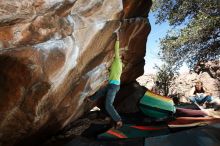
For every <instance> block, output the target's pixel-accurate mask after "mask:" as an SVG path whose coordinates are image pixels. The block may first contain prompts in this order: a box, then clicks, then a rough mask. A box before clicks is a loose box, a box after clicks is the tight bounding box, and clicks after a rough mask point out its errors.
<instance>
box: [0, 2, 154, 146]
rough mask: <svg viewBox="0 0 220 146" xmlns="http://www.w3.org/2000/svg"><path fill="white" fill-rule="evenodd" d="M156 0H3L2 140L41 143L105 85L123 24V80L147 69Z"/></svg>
mask: <svg viewBox="0 0 220 146" xmlns="http://www.w3.org/2000/svg"><path fill="white" fill-rule="evenodd" d="M150 7H151V1H150V0H90V1H89V0H10V1H0V67H1V70H0V113H1V114H0V145H25V144H26V145H34V144H35V145H37V144H40V143H41V142H42V141H44V140H45V139H46V138H48V137H49V136H51V135H52V134H54V133H56V132H57V131H58V130H60V129H62V128H63V127H65V126H66V125H67V124H68V123H70V122H72V121H74V120H76V119H77V118H78V117H80V116H81V115H82V114H83V112H84V106H86V105H84V104H82V103H83V101H84V99H85V98H86V97H87V96H90V95H92V94H93V93H94V92H96V91H97V90H98V89H99V88H100V87H101V86H102V85H104V83H105V81H106V80H107V76H108V68H109V66H110V64H111V62H112V59H113V55H114V49H113V47H114V43H115V40H116V35H114V34H113V32H114V31H115V30H116V29H117V28H118V27H119V26H120V21H121V23H122V24H121V28H120V44H121V52H122V53H121V54H122V59H123V63H124V65H125V67H124V71H123V74H122V84H124V85H125V84H129V83H130V82H132V81H134V80H135V79H136V78H137V77H138V76H140V75H141V74H143V66H144V56H145V48H146V46H145V45H146V40H147V36H148V34H149V32H150V24H149V21H148V18H147V14H148V12H149V9H150Z"/></svg>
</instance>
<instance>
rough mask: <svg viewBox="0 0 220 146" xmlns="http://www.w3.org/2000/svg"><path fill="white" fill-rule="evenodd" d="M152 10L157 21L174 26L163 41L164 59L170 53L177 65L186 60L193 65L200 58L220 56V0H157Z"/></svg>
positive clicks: (209, 58)
mask: <svg viewBox="0 0 220 146" xmlns="http://www.w3.org/2000/svg"><path fill="white" fill-rule="evenodd" d="M152 11H153V12H154V13H155V16H156V19H157V20H156V23H162V22H165V21H168V23H169V24H170V25H171V26H173V28H172V30H170V31H168V33H167V35H166V36H165V37H164V38H162V39H161V40H160V46H161V48H160V49H161V52H160V55H161V56H162V59H163V60H164V61H167V60H168V59H167V53H169V54H170V55H171V56H172V58H171V60H169V61H171V62H172V63H173V64H174V65H175V66H176V67H177V68H178V67H180V66H181V65H182V63H183V62H186V63H187V64H188V65H189V66H190V67H191V68H192V67H193V66H194V65H195V63H197V62H198V61H200V60H212V59H216V58H220V1H219V0H185V1H184V0H154V4H153V9H152ZM169 59H170V58H169Z"/></svg>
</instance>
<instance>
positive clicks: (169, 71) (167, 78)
mask: <svg viewBox="0 0 220 146" xmlns="http://www.w3.org/2000/svg"><path fill="white" fill-rule="evenodd" d="M155 68H156V69H157V73H156V81H157V82H158V85H157V86H158V87H157V88H158V89H159V90H162V92H163V93H164V95H165V96H167V95H168V94H169V88H170V85H171V82H172V81H173V79H174V75H175V72H174V70H173V68H172V65H171V64H167V63H164V64H163V65H161V66H160V67H159V66H155Z"/></svg>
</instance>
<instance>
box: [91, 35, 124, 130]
mask: <svg viewBox="0 0 220 146" xmlns="http://www.w3.org/2000/svg"><path fill="white" fill-rule="evenodd" d="M116 35H117V40H116V43H115V57H114V60H113V63H112V65H111V68H110V74H109V79H108V84H107V85H106V86H105V87H104V88H102V89H100V90H99V91H98V92H96V93H95V94H94V95H93V96H91V97H89V98H87V100H90V102H95V101H96V100H98V99H99V98H100V97H102V96H106V99H105V109H106V111H107V113H108V114H109V115H110V116H111V118H112V119H113V121H114V122H115V128H116V129H117V128H120V127H121V126H122V125H123V123H122V119H121V117H120V115H119V114H118V112H117V111H116V110H115V108H114V106H113V102H114V99H115V96H116V93H117V92H118V91H119V89H120V77H121V74H122V61H121V56H120V53H119V32H118V31H116Z"/></svg>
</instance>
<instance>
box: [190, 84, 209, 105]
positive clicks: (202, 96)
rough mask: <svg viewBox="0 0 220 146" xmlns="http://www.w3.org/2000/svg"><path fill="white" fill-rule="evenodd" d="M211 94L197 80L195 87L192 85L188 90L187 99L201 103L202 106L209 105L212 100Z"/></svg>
mask: <svg viewBox="0 0 220 146" xmlns="http://www.w3.org/2000/svg"><path fill="white" fill-rule="evenodd" d="M211 95H212V94H211V93H209V92H208V91H207V89H205V88H204V87H203V83H202V82H201V81H197V82H196V84H195V87H193V88H192V89H191V91H190V97H188V98H189V100H190V101H191V102H193V103H198V104H203V106H206V107H207V105H210V103H211V102H212V100H213V97H212V96H211Z"/></svg>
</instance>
